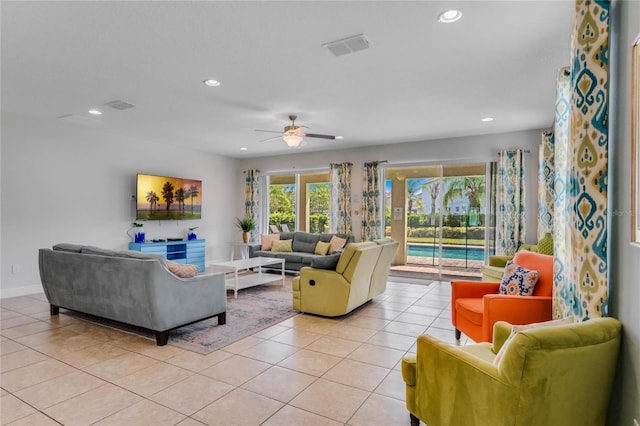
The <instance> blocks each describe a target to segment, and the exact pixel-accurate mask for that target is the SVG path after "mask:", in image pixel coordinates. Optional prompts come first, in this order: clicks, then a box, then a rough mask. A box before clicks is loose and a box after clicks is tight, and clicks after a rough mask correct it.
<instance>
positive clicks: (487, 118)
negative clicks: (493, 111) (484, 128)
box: [480, 117, 493, 123]
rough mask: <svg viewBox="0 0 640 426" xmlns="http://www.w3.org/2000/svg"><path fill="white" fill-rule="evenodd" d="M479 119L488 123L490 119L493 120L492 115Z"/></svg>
mask: <svg viewBox="0 0 640 426" xmlns="http://www.w3.org/2000/svg"><path fill="white" fill-rule="evenodd" d="M480 121H482V122H483V123H488V122H490V121H493V117H485V118H483V119H481V120H480Z"/></svg>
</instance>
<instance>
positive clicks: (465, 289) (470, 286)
mask: <svg viewBox="0 0 640 426" xmlns="http://www.w3.org/2000/svg"><path fill="white" fill-rule="evenodd" d="M499 288H500V283H498V282H489V281H451V301H452V302H453V301H455V300H456V299H461V298H464V299H466V298H474V299H475V298H478V297H482V296H484V295H485V294H496V293H498V289H499Z"/></svg>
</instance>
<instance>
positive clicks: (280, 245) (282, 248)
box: [271, 240, 293, 252]
mask: <svg viewBox="0 0 640 426" xmlns="http://www.w3.org/2000/svg"><path fill="white" fill-rule="evenodd" d="M292 243H293V240H275V241H274V242H273V245H272V246H271V251H279V252H292V251H293V250H292V249H291V246H292Z"/></svg>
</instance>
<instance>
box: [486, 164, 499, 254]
mask: <svg viewBox="0 0 640 426" xmlns="http://www.w3.org/2000/svg"><path fill="white" fill-rule="evenodd" d="M487 188H489V205H488V206H487V207H488V208H487V214H488V216H487V218H486V220H485V223H486V226H487V227H488V228H487V232H488V234H489V235H488V238H489V250H488V253H487V254H486V256H485V260H488V259H489V256H493V255H494V254H496V223H497V215H498V202H497V200H498V198H497V191H498V163H497V162H495V161H492V162H491V165H490V166H489V184H488V185H487Z"/></svg>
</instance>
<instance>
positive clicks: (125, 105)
mask: <svg viewBox="0 0 640 426" xmlns="http://www.w3.org/2000/svg"><path fill="white" fill-rule="evenodd" d="M105 105H106V106H109V107H111V108H115V109H119V110H123V109H130V108H133V107H135V105H134V104H130V103H129V102H125V101H111V102H107V103H105Z"/></svg>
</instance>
